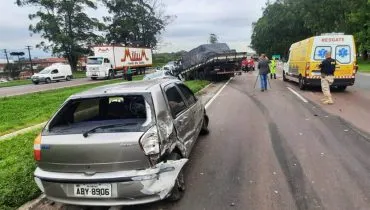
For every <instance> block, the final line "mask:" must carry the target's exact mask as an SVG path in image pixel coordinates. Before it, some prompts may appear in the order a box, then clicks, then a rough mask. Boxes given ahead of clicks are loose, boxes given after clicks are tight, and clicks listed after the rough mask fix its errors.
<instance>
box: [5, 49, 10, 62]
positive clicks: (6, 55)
mask: <svg viewBox="0 0 370 210" xmlns="http://www.w3.org/2000/svg"><path fill="white" fill-rule="evenodd" d="M4 54H5V57H6V63H7V64H8V66H9V58H8V52H7V51H6V49H4Z"/></svg>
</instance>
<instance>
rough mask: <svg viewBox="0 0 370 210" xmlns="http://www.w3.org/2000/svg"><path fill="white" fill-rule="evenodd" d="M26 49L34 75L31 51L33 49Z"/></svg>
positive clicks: (28, 47)
mask: <svg viewBox="0 0 370 210" xmlns="http://www.w3.org/2000/svg"><path fill="white" fill-rule="evenodd" d="M26 49H27V50H28V57H29V59H30V64H31V72H32V75H33V65H32V59H31V49H32V47H31V46H29V45H28V46H26Z"/></svg>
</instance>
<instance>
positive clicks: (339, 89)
mask: <svg viewBox="0 0 370 210" xmlns="http://www.w3.org/2000/svg"><path fill="white" fill-rule="evenodd" d="M346 88H347V86H338V87H337V90H338V91H345V90H346Z"/></svg>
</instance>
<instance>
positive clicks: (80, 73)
mask: <svg viewBox="0 0 370 210" xmlns="http://www.w3.org/2000/svg"><path fill="white" fill-rule="evenodd" d="M80 78H86V71H76V72H73V79H80Z"/></svg>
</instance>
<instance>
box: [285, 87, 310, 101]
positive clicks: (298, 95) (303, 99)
mask: <svg viewBox="0 0 370 210" xmlns="http://www.w3.org/2000/svg"><path fill="white" fill-rule="evenodd" d="M286 88H288V90H290V91H291V92H292V93H294V95H296V96H297V97H298V98H300V99H301V100H302V101H303V102H305V103H308V101H307V100H306V99H305V98H304V97H303V96H301V94H299V93H298V92H297V91H295V90H293V89H292V88H291V87H286Z"/></svg>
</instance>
